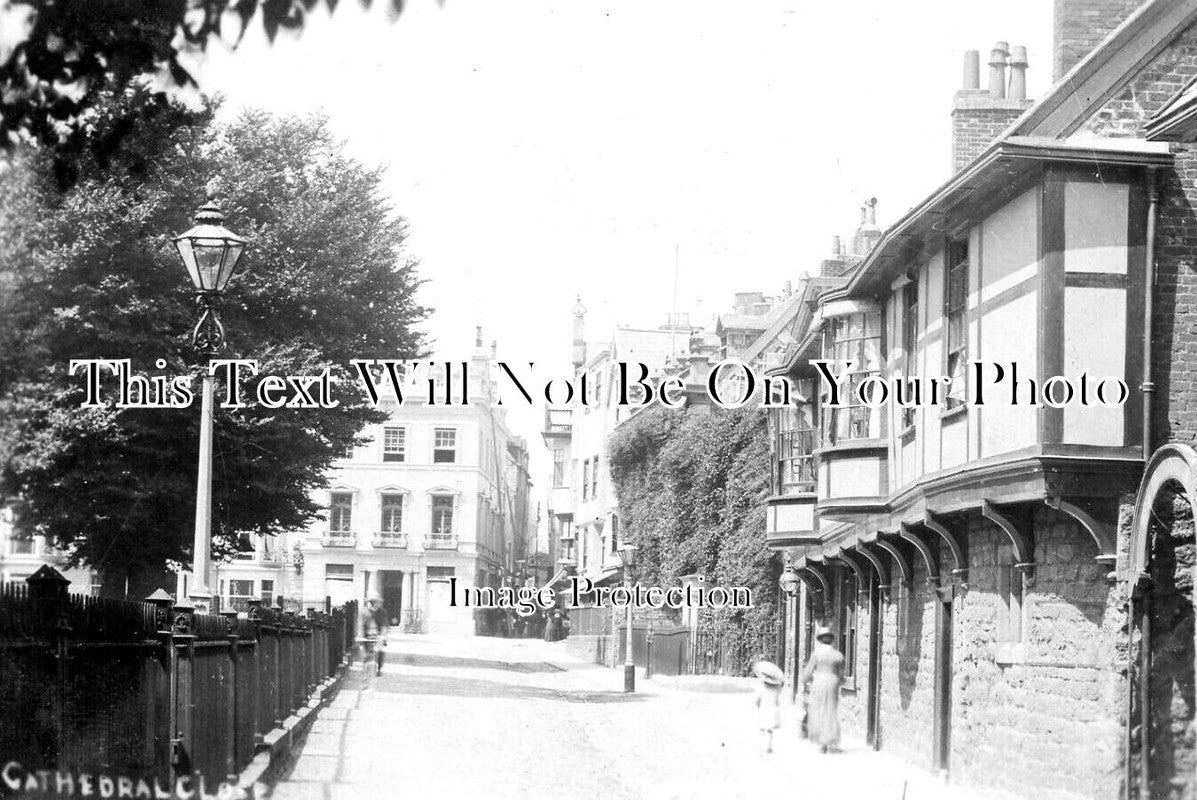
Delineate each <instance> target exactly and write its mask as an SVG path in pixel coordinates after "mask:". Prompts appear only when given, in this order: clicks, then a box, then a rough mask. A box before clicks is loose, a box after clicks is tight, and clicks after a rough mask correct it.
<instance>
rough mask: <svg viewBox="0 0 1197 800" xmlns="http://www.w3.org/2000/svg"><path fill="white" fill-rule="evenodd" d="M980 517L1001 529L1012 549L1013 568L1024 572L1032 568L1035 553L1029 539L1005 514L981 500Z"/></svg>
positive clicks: (991, 504)
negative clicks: (1015, 567)
mask: <svg viewBox="0 0 1197 800" xmlns="http://www.w3.org/2000/svg"><path fill="white" fill-rule="evenodd" d="M981 516H983V517H985V519H987V520H989V521H990V522H992V523H993V524H995V525H997V526H998V527H999V528H1001V530H1002V532H1003V533H1005V534H1006V536H1008V537H1009V538H1010V544H1011V545H1012V546H1013V548H1014V560H1015V562H1016V563H1015V566H1017V567H1019V568H1020V569H1024V571H1025V568H1027V567H1034V565H1035V551H1034V550H1032V549H1031V537H1030V536H1028V535H1027V534H1025V533H1023V532H1022V531H1020V530H1019V529H1018V526H1017V525H1016V524H1015V523H1014V521H1013V520H1012V519H1010V517H1009V516H1008V515H1007V513H1006V512H1003V511H1002V510H1001V509H999V508H998V507H997V506H995V505H994V504H993V503H991V502H989V501H988V500H982V501H981Z"/></svg>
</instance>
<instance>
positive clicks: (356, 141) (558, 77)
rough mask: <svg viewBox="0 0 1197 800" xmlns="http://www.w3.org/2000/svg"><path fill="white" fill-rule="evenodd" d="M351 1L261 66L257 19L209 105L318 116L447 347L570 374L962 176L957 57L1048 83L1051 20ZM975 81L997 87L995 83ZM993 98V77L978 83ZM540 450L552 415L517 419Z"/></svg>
mask: <svg viewBox="0 0 1197 800" xmlns="http://www.w3.org/2000/svg"><path fill="white" fill-rule="evenodd" d="M375 5H376V6H379V7H376V8H375V9H373V10H371V11H364V10H362V9H361V7H360V6H359V5H358V4H357V3H354V2H352V1H351V0H344V2H342V3H341V4H340V7H339V8H338V10H337V12H336V13H335V15H333V16H332V17H331V18H330V17H328V15H327V14H325V13H324V12H323V11H322V12H320V13H318V14H317V15H314V16H313V17H312V18H311V19H310V21H309V24H308V25H307V26H306V28H305V30H304V31H303V33H302V35H300V36H299V37H297V38H293V37H289V36H288V35H286V34H283V35H282V36H281V37H280V39H279V40H278V41H276V42H275V43H274V45H273V46H271V45H268V44H267V43H266V41H265V38H264V36H263V35H262V34H261V26H260V24H259V23H257V22H256V21H255V22H254V23H253V24H252V25H251V31H250V33H249V34H248V36H247V38H246V41H245V42H244V43H243V44H242V45H241V47H240V48H239V49H238V50H237V51H236V52H225V51H222V50H221V49H220V48H216V49H214V50H213V51H212V52H211V54H210V55H209V57H208V59H207V62H206V64H205V65H204V66H203V68H202V70H201V71H200V78H201V88H202V89H203V90H205V91H209V92H220V93H222V94H224V95H225V96H226V98H227V102H228V108H229V109H230V111H232V110H235V109H237V108H240V107H243V106H260V107H265V108H268V109H271V110H274V111H277V112H286V113H293V112H304V111H316V110H323V111H324V112H326V113H327V114H328V115H329V116H330V118H331V121H332V124H333V126H334V128H335V130H336V131H337V132H338V133H339V134H340V135H342V136H343V137H344V138H345V139H346V140H347V142H348V146H349V148H350V150H351V152H352V153H353V154H354V155H356V156H357V157H358V158H360V159H362V160H363V161H366V162H369V163H385V164H387V165H388V171H387V183H386V185H387V189H388V190H389V192H390V195H391V197H392V198H393V201H394V204H395V206H396V208H397V209H398V211H399V212H400V213H401V214H402V215H403V216H405V217H406V218H407V219H408V221H409V223H410V230H411V236H410V240H409V244H410V248H411V251H412V252H413V254H415V255H416V256H417V257H418V258H419V259H420V260H421V262H422V273H423V275H424V277H425V278H427V279H428V280H429V283H428V284H427V286H426V287H425V289H424V294H423V300H424V301H425V302H426V303H427V304H429V305H431V306H433V307H435V308H436V314H435V316H434V317H433V319H432V321H431V323H430V325H429V326H428V327H429V331H430V333H431V334H432V335H433V337H434V338H435V340H436V344H437V349H438V351H439V352H440V353H441V354H442V355H444V356H452V357H456V358H466V357H468V356H469V354H470V352H471V350H472V346H473V341H474V326H475V325H482V326H483V327H484V334H485V337H486V339H487V341H488V342H489V341H490V340H491V339H492V338H495V339H498V341H499V347H500V356H501V357H504V358H506V359H507V360H509V361H536V362H537V363H538V367H542V368H544V369H545V370H546V372H547V373H548V374H554V373H557V374H565V372H566V370H567V369H568V361H569V347H570V338H571V333H570V325H571V316H570V312H571V309H572V308H573V305H574V297H575V295H577V294H580V295H581V296H582V301H583V303H584V305H585V306H586V307H587V309H589V311H590V313H589V315H588V318H587V320H588V338H590V339H601V338H604V336H605V335H606V334H607V333H608V332H609V331H610V329H611V327H612V325H614V324H616V323H621V324H627V323H631V324H642V325H652V326H655V325H657V324H659V323H660V322H662V321H663V320H664V315H665V314H666V313H667V312H668V311H669V310H670V308H671V306H672V303H673V294H674V247H675V245H676V246H677V247H678V251H679V254H680V259H679V262H680V269H679V281H678V310H679V311H688V312H690V313H691V316H692V320H693V321H695V322H704V321H706V320H707V319H709V318H710V316H711V315H712V314H714V313H717V312H718V311H720V310H724V309H726V308H727V307H728V306H729V305H730V302H731V295H732V293H733V292H736V291H753V290H761V291H765V292H769V293H776V292H778V291H779V290H780V289H781V287H782V285H783V283H784V282H785V281H786V280H792V279H795V278H797V277H798V276H799V275H801V273H803V272H804V271H807V270H809V271H812V272H814V271H816V270H817V269H818V261H819V259H820V258H822V257H823V256H824V255H825V253H826V252H827V251H828V249H829V241H830V238H831V236H832V234H836V233H838V234H842V235H845V236H846V235H848V234H850V233H851V231H852V230H853V229H854V228H855V226H856V224H857V222H858V219H859V207H860V204H861V203H862V201H864V200H865V199H867V198H868V197H872V196H876V197H877V198H879V206H878V217H879V222H880V223H881V225H882V227H885V226H886V225H887V224H888V223H890V222H892V221H893V220H895V219H896V218H897V217H898V216H899V215H900V214H901V213H902V212H903V211H904V210H906V209H907V208H909V207H910V206H911V205H913V204H914V203H915V202H917V201H918V200H919V199H920V198H921V197H922V196H923V195H925V194H926V193H927V192H928V191H929V190H930V189H932V188H934V187H935V186H936V185H938V184H939V183H941V182H942V181H943V180H945V179H946V178H947V177H948V166H949V138H948V132H949V111H950V108H951V99H952V94H953V92H954V91H955V90H956V89H957V88H958V87H959V82H960V75H961V61H962V53H963V51H964V50H966V49H970V48H972V49H979V50H981V51H982V63H983V64H984V62H985V61H986V60H987V56H988V52H989V48H990V47H991V46H992V44H993V42H994V41H995V40H998V39H1001V40H1005V41H1008V42H1009V43H1010V44H1023V45H1026V46H1027V48H1028V50H1029V60H1030V62H1031V66H1030V70H1029V73H1028V83H1029V87H1030V95H1031V96H1032V97H1037V96H1039V95H1041V94H1042V92H1043V91H1044V89H1045V88H1046V86H1047V84H1048V82H1049V80H1050V71H1051V70H1050V60H1051V51H1050V47H1051V3H1048V2H1046V0H1002V2H998V3H995V2H977V1H976V0H950V1H949V0H908V2H904V3H894V2H893V1H892V0H851V2H843V1H840V2H802V0H775V1H765V2H752V3H730V2H726V0H725V1H724V2H718V3H716V2H708V1H707V0H611V1H610V2H605V3H597V2H577V0H556V1H555V2H552V1H550V0H529V1H527V2H525V1H524V0H518V1H517V0H446V2H445V4H444V7H443V8H442V7H439V6H438V5H437V3H436V2H435V1H434V0H410V2H409V3H408V7H407V9H406V10H405V11H404V13H403V15H402V16H401V17H399V19H398V20H397V21H394V22H390V21H388V18H387V16H386V14H385V11H384V7H385V6H388V5H389V4H388V3H386V2H385V0H384V1H383V2H380V3H376V4H375ZM983 69H984V68H983ZM982 81H984V73H983V77H982ZM513 417H514V420H513V421H514V422H515V424H516V427H517V428H519V429H520V430H519V432H521V433H523V434H524V435H525V436H527V437H528V438H529V440H530V442H532V443H534V444H535V443H538V442H537V440H538V438H539V437H538V436H537V435H536V431H537V429H538V423H539V420H538V419H536V417H535V415H534V414H532V413H528V414H513Z"/></svg>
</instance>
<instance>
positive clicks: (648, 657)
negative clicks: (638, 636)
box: [644, 622, 653, 679]
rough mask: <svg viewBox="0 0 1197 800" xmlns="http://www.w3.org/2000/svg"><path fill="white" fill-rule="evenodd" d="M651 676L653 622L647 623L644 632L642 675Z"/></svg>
mask: <svg viewBox="0 0 1197 800" xmlns="http://www.w3.org/2000/svg"><path fill="white" fill-rule="evenodd" d="M652 676H653V624H652V623H651V622H650V623H648V631H647V632H646V633H645V634H644V677H645V678H646V679H647V678H651V677H652Z"/></svg>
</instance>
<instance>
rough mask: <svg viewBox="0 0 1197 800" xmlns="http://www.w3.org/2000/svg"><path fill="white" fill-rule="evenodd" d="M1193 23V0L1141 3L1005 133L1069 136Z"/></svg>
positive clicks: (1196, 1) (1196, 6)
mask: <svg viewBox="0 0 1197 800" xmlns="http://www.w3.org/2000/svg"><path fill="white" fill-rule="evenodd" d="M1194 22H1197V0H1150V2H1148V3H1144V4H1143V5H1142V6H1140V7H1139V8H1138V9H1137V10H1135V11H1134V13H1132V14H1131V15H1130V16H1129V17H1127V18H1126V19H1125V20H1124V21H1123V23H1122V24H1121V25H1119V26H1118V27H1117V28H1115V29H1114V30H1113V31H1112V32H1111V33H1110V35H1109V36H1108V37H1107V38H1106V40H1105V41H1103V42H1102V43H1101V44H1099V45H1098V46H1097V47H1095V48H1094V49H1093V51H1092V52H1091V53H1089V55H1087V56H1086V57H1085V58H1083V59H1081V61H1080V62H1079V63H1078V64H1077V65H1076V66H1075V67H1073V68H1072V70H1070V71H1069V72H1068V74H1067V75H1065V76H1064V77H1063V78H1061V79H1060V80H1059V81H1058V82H1057V83H1056V85H1055V86H1053V87H1052V88H1051V89H1050V90H1049V91H1048V93H1047V94H1046V95H1045V96H1044V97H1043V99H1041V100H1040V101H1039V102H1037V103H1035V105H1033V106H1031V108H1029V109H1028V110H1027V112H1026V113H1025V114H1023V115H1022V116H1021V117H1020V118H1019V119H1018V121H1016V122H1015V123H1014V125H1013V126H1012V127H1011V128H1010V130H1009V131H1007V132H1006V133H1005V134H1004V135H1003V138H1005V137H1007V136H1047V137H1052V138H1064V137H1066V136H1071V135H1072V134H1073V133H1075V132H1076V131H1077V130H1078V129H1080V127H1081V126H1082V125H1084V124H1085V122H1086V120H1088V119H1089V118H1090V117H1092V116H1093V115H1094V114H1095V113H1097V111H1098V110H1099V109H1100V108H1101V106H1102V105H1103V104H1104V103H1105V102H1106V101H1107V100H1109V99H1110V98H1111V97H1113V96H1114V95H1116V94H1117V93H1118V92H1120V91H1122V90H1123V89H1124V88H1125V87H1126V85H1127V83H1129V82H1130V81H1131V80H1132V79H1133V78H1134V76H1135V75H1136V74H1137V73H1138V72H1139V70H1141V69H1142V68H1143V67H1144V66H1145V65H1146V64H1148V63H1149V62H1150V61H1151V60H1152V59H1154V58H1155V57H1156V56H1158V55H1159V54H1160V53H1161V52H1162V51H1163V50H1164V48H1165V47H1167V46H1168V45H1169V44H1171V43H1172V42H1173V41H1174V40H1175V39H1176V37H1177V36H1179V35H1180V34H1181V33H1183V32H1184V31H1185V30H1186V29H1187V28H1188V27H1189V26H1190V25H1192V24H1193V23H1194Z"/></svg>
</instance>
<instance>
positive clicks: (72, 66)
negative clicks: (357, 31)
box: [0, 0, 404, 145]
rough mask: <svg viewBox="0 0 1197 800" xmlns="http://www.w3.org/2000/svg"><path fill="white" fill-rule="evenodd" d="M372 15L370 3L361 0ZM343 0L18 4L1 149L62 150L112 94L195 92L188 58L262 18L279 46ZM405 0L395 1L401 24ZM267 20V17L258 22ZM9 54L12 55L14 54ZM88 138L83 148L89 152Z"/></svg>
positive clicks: (51, 0) (2, 84) (7, 40)
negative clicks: (154, 87) (79, 123)
mask: <svg viewBox="0 0 1197 800" xmlns="http://www.w3.org/2000/svg"><path fill="white" fill-rule="evenodd" d="M359 2H362V3H363V4H364V5H366V6H367V7H368V6H370V5H371V0H359ZM321 5H323V6H324V7H325V8H327V9H328V10H329V11H333V10H335V9H336V7H337V5H338V0H10V1H9V2H7V3H4V4H0V28H2V29H5V30H6V31H7V34H6V35H5V36H4V37H0V143H5V142H11V141H13V140H14V139H16V138H20V137H22V136H27V137H32V138H34V139H36V140H38V141H41V142H43V143H46V144H52V143H53V144H57V143H59V142H60V141H61V140H62V139H63V138H64V134H66V133H68V132H69V130H70V128H69V126H64V125H63V123H64V122H66V121H68V120H70V119H72V118H74V117H75V116H76V115H77V114H79V113H80V112H82V111H84V110H86V109H88V108H91V107H92V106H94V105H95V104H96V102H97V101H98V100H99V99H100V98H101V97H102V96H103V89H104V88H106V87H108V88H116V89H117V90H120V89H123V88H124V87H125V86H126V85H128V84H129V83H130V82H131V81H133V80H134V79H136V78H138V77H141V76H157V75H162V76H164V77H166V78H167V79H168V80H170V81H173V82H174V83H175V84H176V85H179V86H185V85H195V79H194V76H193V75H192V74H191V73H190V72H189V71H188V69H187V68H186V66H185V65H184V64H183V63H182V62H181V61H180V59H179V56H180V55H185V54H188V53H196V52H202V51H203V50H205V49H206V48H207V46H208V44H209V42H211V41H212V40H213V39H214V38H218V39H219V38H226V40H232V41H234V42H237V43H239V42H240V41H241V38H242V37H243V36H244V34H245V31H246V30H247V28H248V27H249V25H250V23H251V21H252V20H254V19H255V15H258V18H259V19H260V20H261V24H262V27H263V29H264V31H265V33H266V36H267V38H268V39H269V40H270V41H272V42H273V41H274V38H275V36H277V34H278V32H279V31H280V30H283V29H288V30H300V29H302V28H303V26H304V24H305V22H306V21H307V15H308V14H309V13H311V12H312V11H313V10H314V9H316V8H317V7H319V6H321ZM403 5H404V2H403V0H390V2H389V9H390V11H391V12H392V14H391V17H392V19H393V18H394V17H395V16H397V15H398V13H399V12H401V11H402V10H403ZM259 12H260V15H259ZM6 46H7V47H8V49H7V51H6V50H5V47H6ZM82 141H83V140H75V142H74V144H75V145H78V144H81V143H82Z"/></svg>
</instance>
